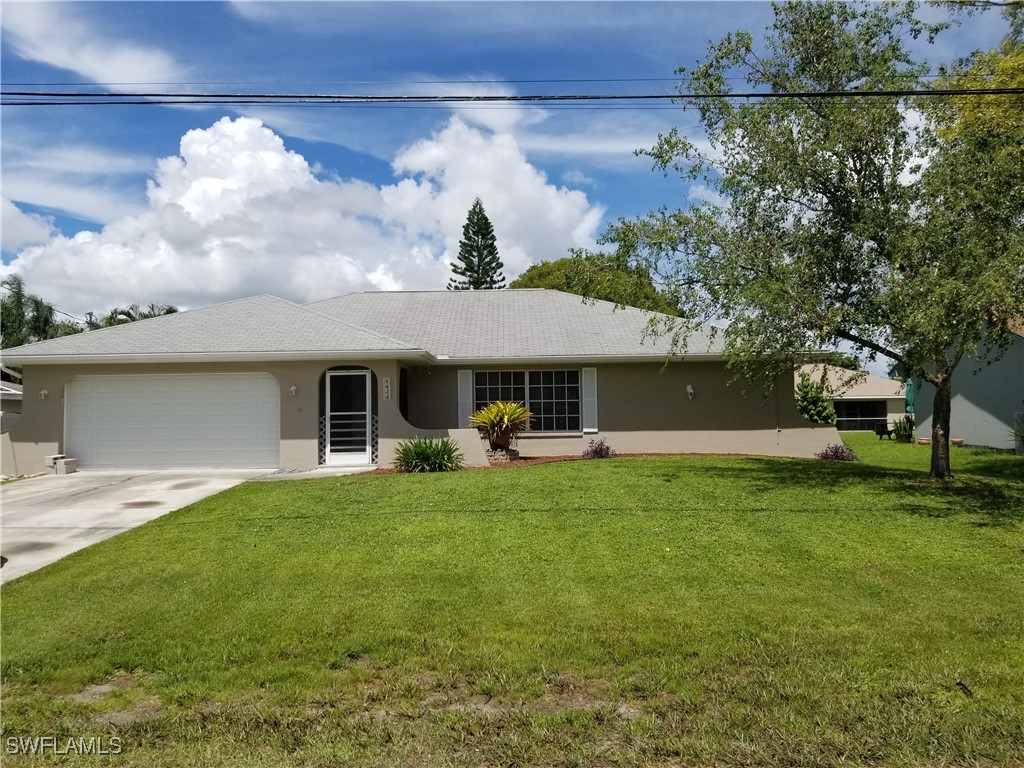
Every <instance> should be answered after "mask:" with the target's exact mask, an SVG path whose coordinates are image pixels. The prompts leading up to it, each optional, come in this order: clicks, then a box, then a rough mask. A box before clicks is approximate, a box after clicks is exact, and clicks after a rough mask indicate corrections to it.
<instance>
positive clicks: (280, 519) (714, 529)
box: [0, 435, 1024, 767]
mask: <svg viewBox="0 0 1024 768" xmlns="http://www.w3.org/2000/svg"><path fill="white" fill-rule="evenodd" d="M849 442H850V444H851V445H852V446H853V447H854V449H855V450H856V451H857V452H858V453H859V454H860V455H861V456H862V457H863V458H864V459H865V460H864V461H863V462H859V463H842V464H841V463H826V462H820V461H803V460H786V459H766V458H710V457H679V458H626V459H610V460H604V461H589V462H569V463H560V464H547V465H540V466H534V467H529V468H518V469H511V470H495V471H484V472H463V473H456V474H450V475H420V476H412V475H384V476H362V477H359V476H357V477H350V478H338V479H325V480H305V481H290V482H279V483H249V484H245V485H242V486H239V487H237V488H235V489H232V490H230V491H227V492H225V493H222V494H219V495H218V496H215V497H212V498H210V499H207V500H205V501H203V502H201V503H199V504H195V505H193V506H191V507H188V508H186V509H184V510H181V511H179V512H175V513H172V514H170V515H167V516H165V517H163V518H160V519H158V520H156V521H154V522H152V523H149V524H147V525H145V526H143V527H141V528H139V529H136V530H134V531H132V532H130V533H127V534H125V535H122V536H118V537H116V538H114V539H110V540H108V541H106V542H103V543H102V544H99V545H97V546H94V547H91V548H89V549H88V550H85V551H82V552H80V553H77V554H75V555H72V556H71V557H69V558H67V559H65V560H63V561H61V562H60V563H57V564H55V565H53V566H50V567H48V568H46V569H44V570H42V571H39V572H37V573H34V574H30V575H28V576H26V577H24V578H21V579H18V580H16V581H14V582H12V583H11V584H8V585H6V586H5V587H4V588H3V601H2V620H3V625H2V641H3V645H2V663H3V687H4V690H3V736H4V740H3V741H4V745H7V744H8V743H9V742H8V741H7V739H8V738H9V737H22V736H44V735H55V736H57V737H58V739H59V740H61V741H63V740H66V739H67V738H68V737H77V736H82V737H88V736H104V737H109V736H111V735H116V736H118V737H119V738H120V739H121V740H122V745H123V751H122V753H121V754H120V755H116V756H111V757H109V758H103V757H97V756H89V757H83V758H81V759H82V760H83V761H85V762H88V763H89V764H90V765H103V764H110V765H118V766H177V765H194V766H257V765H259V766H368V765H388V766H391V765H396V766H448V765H453V766H526V765H545V766H632V765H652V766H654V765H656V766H726V765H737V766H740V765H742V766H833V765H849V766H854V765H863V764H871V765H879V766H929V767H932V766H943V765H978V766H986V765H1018V766H1019V765H1021V764H1022V763H1024V459H1021V458H1019V457H1014V456H1009V455H1007V454H1000V453H997V452H984V451H975V450H970V449H955V450H954V451H953V460H954V471H955V472H956V473H957V476H956V478H955V479H954V480H953V481H951V482H949V483H933V482H931V481H930V480H928V479H927V476H926V468H927V465H928V449H927V448H924V447H921V446H917V445H897V444H895V443H892V442H884V443H880V442H878V441H877V440H876V439H875V438H874V436H872V435H867V436H863V435H855V436H853V437H852V438H851V439H850V440H849ZM2 748H3V747H0V749H2ZM4 757H5V759H4V765H5V766H6V765H9V764H11V765H14V764H17V763H18V759H17V758H12V757H11V756H9V755H6V754H5V756H4ZM47 759H51V758H44V759H43V760H42V762H45V761H46V760H47ZM52 759H54V760H56V758H52ZM24 762H32V763H36V762H40V760H39V759H38V758H37V759H35V760H34V761H32V760H25V761H24Z"/></svg>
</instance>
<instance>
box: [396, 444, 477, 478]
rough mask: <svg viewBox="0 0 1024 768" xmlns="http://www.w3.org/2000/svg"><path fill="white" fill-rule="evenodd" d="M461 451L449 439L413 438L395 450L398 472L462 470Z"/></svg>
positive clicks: (457, 445)
mask: <svg viewBox="0 0 1024 768" xmlns="http://www.w3.org/2000/svg"><path fill="white" fill-rule="evenodd" d="M462 458H463V457H462V451H460V450H459V444H458V443H456V442H455V441H454V440H452V439H451V438H450V437H414V438H413V439H412V440H403V441H402V442H400V443H399V444H398V447H397V448H396V449H395V461H394V467H395V469H397V470H398V471H399V472H454V471H456V470H459V469H462Z"/></svg>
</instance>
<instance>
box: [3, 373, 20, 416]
mask: <svg viewBox="0 0 1024 768" xmlns="http://www.w3.org/2000/svg"><path fill="white" fill-rule="evenodd" d="M0 411H2V412H3V413H6V414H12V413H15V414H16V413H21V384H15V383H14V382H13V381H0Z"/></svg>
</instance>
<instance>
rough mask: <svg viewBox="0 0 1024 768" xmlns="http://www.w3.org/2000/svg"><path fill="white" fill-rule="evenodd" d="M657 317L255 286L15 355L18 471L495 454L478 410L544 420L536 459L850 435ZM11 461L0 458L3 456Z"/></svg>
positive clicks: (775, 445) (525, 294)
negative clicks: (502, 409)
mask: <svg viewBox="0 0 1024 768" xmlns="http://www.w3.org/2000/svg"><path fill="white" fill-rule="evenodd" d="M648 319H649V315H647V314H646V313H644V312H641V311H640V310H636V309H616V308H615V306H614V305H612V304H609V303H606V302H600V301H599V302H591V303H584V302H583V301H582V300H581V299H580V297H578V296H572V295H569V294H565V293H560V292H558V291H546V290H501V291H436V292H389V293H357V294H351V295H347V296H340V297H338V298H334V299H329V300H327V301H320V302H315V303H312V304H306V305H299V304H294V303H292V302H289V301H285V300H283V299H279V298H276V297H273V296H257V297H254V298H250V299H243V300H239V301H232V302H228V303H225V304H219V305H216V306H212V307H207V308H204V309H196V310H192V311H189V312H180V313H178V314H175V315H166V316H162V317H158V318H153V319H150V320H143V321H140V322H136V323H129V324H126V325H121V326H116V327H112V328H104V329H100V330H94V331H88V332H86V333H81V334H76V335H74V336H66V337H63V338H59V339H52V340H49V341H43V342H39V343H37V344H30V345H26V346H24V347H18V348H15V349H10V350H6V352H5V356H4V362H5V363H6V364H8V365H15V366H20V367H21V368H22V370H23V374H24V381H23V384H24V388H25V393H26V399H25V408H24V412H23V414H22V417H21V422H20V423H19V424H18V425H17V427H16V429H14V430H13V431H12V433H11V439H12V441H13V449H14V454H15V457H16V461H17V463H18V465H19V467H18V469H19V470H20V471H21V472H28V471H39V470H40V469H41V468H42V466H43V460H44V457H45V456H46V455H50V454H65V455H67V456H73V457H75V458H77V459H78V460H79V466H80V467H84V468H89V467H94V468H102V467H109V468H113V467H118V468H120V467H187V466H198V467H202V466H209V467H222V466H223V467H227V466H243V467H282V468H288V469H293V468H308V467H313V466H316V465H319V464H328V465H331V464H362V465H369V464H376V463H380V464H387V463H390V461H391V460H392V456H393V453H394V449H395V446H396V444H397V443H398V442H399V441H400V440H403V439H406V438H409V437H412V436H414V435H424V436H441V435H450V436H452V437H453V438H454V439H456V440H457V441H459V443H460V445H461V446H462V449H463V451H464V453H465V455H466V458H467V461H468V463H470V464H471V465H483V464H485V463H486V455H485V453H484V447H483V444H482V441H481V440H480V438H479V436H478V435H477V433H476V431H475V430H471V429H468V428H467V423H468V419H469V416H470V414H471V413H472V412H473V411H474V410H475V409H476V408H479V407H480V406H482V405H484V404H486V403H488V402H490V401H493V400H499V399H501V400H515V401H522V402H524V403H525V404H526V405H527V407H529V409H530V410H531V411H532V412H533V413H534V414H535V419H534V425H533V431H532V432H530V433H529V434H528V435H527V436H525V437H523V438H521V440H520V444H519V447H520V450H521V451H522V452H523V453H524V454H528V455H549V456H550V455H565V454H577V455H578V454H579V453H580V452H581V451H582V450H583V449H584V448H585V447H586V445H587V442H588V441H589V440H591V439H593V438H597V437H605V438H607V440H608V442H609V443H610V444H611V445H612V447H614V448H615V449H616V450H617V451H619V452H621V453H639V452H642V453H681V452H700V453H747V454H768V455H788V456H811V455H813V453H814V452H816V451H818V450H820V449H821V448H823V447H824V446H825V445H826V444H827V443H829V442H836V440H837V439H838V438H837V435H836V432H835V430H834V429H833V428H832V427H820V426H817V427H815V426H813V425H810V424H808V423H807V422H806V421H805V420H804V419H802V418H801V417H800V415H799V414H798V413H797V411H796V406H795V404H794V398H793V388H792V387H791V386H790V385H789V381H788V379H786V380H783V379H780V380H779V382H778V384H779V385H778V386H775V387H774V389H773V390H772V392H771V393H770V394H768V395H767V397H766V396H765V394H764V392H763V391H762V390H761V389H760V388H759V387H756V386H753V385H751V384H750V383H749V382H747V383H746V384H745V383H744V382H742V381H741V382H736V383H733V384H730V383H729V382H730V380H731V379H732V378H733V373H732V372H730V371H727V370H726V367H725V362H724V360H723V357H722V354H721V352H722V348H721V341H720V340H715V341H711V339H710V337H709V335H708V334H706V333H705V334H698V335H697V336H695V337H693V338H691V341H690V344H689V347H688V351H687V354H686V356H685V360H681V359H680V358H679V357H678V356H676V357H672V358H671V359H669V358H668V357H667V354H668V352H669V351H670V348H669V342H668V340H667V339H665V338H662V339H659V340H656V341H652V340H650V339H648V340H646V341H643V338H644V334H645V329H646V327H647V323H648ZM5 471H6V470H5Z"/></svg>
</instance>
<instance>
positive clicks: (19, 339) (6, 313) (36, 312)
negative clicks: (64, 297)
mask: <svg viewBox="0 0 1024 768" xmlns="http://www.w3.org/2000/svg"><path fill="white" fill-rule="evenodd" d="M0 287H2V289H3V297H2V299H0V328H2V338H3V342H2V345H3V348H4V349H7V348H8V347H19V346H21V345H22V344H31V343H32V342H34V341H42V340H43V339H52V338H55V337H57V336H67V335H68V334H69V333H78V332H79V331H81V330H82V329H81V327H79V326H78V325H77V324H75V323H72V322H70V321H67V320H57V319H56V310H55V309H54V308H53V305H52V304H49V303H48V302H46V301H43V299H41V298H40V297H38V296H36V295H35V294H32V293H28V292H26V291H25V283H24V281H23V280H22V279H21V277H20V276H19V275H9V276H7V277H5V278H4V280H3V283H2V285H0Z"/></svg>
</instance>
